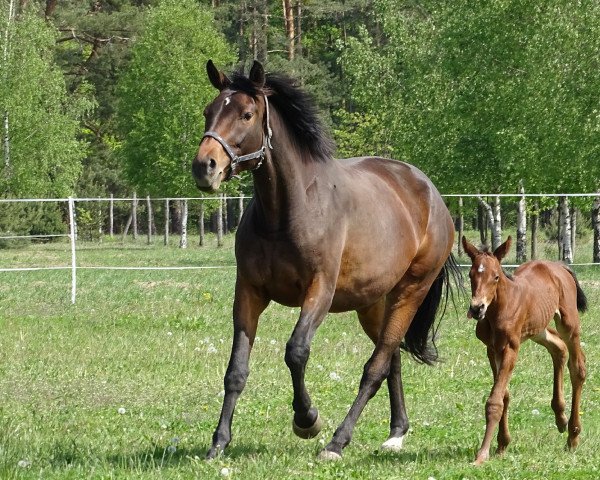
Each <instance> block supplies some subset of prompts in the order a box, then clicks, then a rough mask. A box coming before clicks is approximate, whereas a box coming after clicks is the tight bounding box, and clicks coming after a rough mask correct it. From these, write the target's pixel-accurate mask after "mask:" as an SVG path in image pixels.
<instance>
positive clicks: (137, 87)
mask: <svg viewBox="0 0 600 480" xmlns="http://www.w3.org/2000/svg"><path fill="white" fill-rule="evenodd" d="M210 58H212V59H213V60H214V62H215V63H216V64H217V65H219V66H220V67H223V66H224V65H228V64H230V63H232V62H233V60H234V56H233V55H232V50H231V48H230V47H229V46H228V45H227V44H226V42H225V40H224V39H223V37H222V36H221V35H220V34H219V32H218V31H217V30H216V29H215V27H214V22H213V18H212V13H211V12H210V10H209V9H208V7H204V6H198V5H197V3H196V2H193V1H192V0H185V1H173V0H168V1H164V2H162V3H161V4H160V5H159V6H157V7H154V8H152V9H150V10H149V11H148V14H147V17H146V19H145V24H144V30H143V33H142V35H141V36H140V38H139V39H138V41H137V42H136V43H135V44H134V46H133V47H132V60H131V63H130V65H129V67H128V69H127V72H126V73H125V74H124V75H123V78H122V79H121V81H120V82H119V86H118V96H119V128H120V131H121V134H122V136H123V144H122V147H121V150H120V152H119V154H120V157H121V158H122V160H123V162H124V165H125V172H126V175H127V176H128V178H129V180H130V181H131V183H132V184H133V185H135V186H136V187H137V188H138V189H139V191H140V192H143V193H149V194H151V195H157V196H192V195H195V194H196V193H197V190H196V189H195V188H194V186H193V182H192V178H191V174H190V164H191V160H192V158H193V156H194V155H195V153H196V149H197V146H198V142H199V141H200V138H201V136H202V131H203V127H204V119H203V118H202V112H203V109H204V106H205V105H206V104H207V103H208V102H209V101H210V100H212V98H214V96H215V95H216V93H217V92H216V91H215V90H214V88H213V87H212V86H211V85H210V84H209V82H208V79H207V76H206V70H205V65H206V62H207V60H208V59H210Z"/></svg>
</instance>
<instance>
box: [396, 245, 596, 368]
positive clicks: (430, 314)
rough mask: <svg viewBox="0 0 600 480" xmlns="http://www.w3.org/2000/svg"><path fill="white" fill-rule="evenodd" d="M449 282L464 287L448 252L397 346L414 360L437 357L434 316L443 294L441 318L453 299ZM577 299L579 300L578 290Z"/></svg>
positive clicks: (434, 359) (430, 362) (437, 326)
mask: <svg viewBox="0 0 600 480" xmlns="http://www.w3.org/2000/svg"><path fill="white" fill-rule="evenodd" d="M451 283H454V284H456V287H457V288H459V289H460V290H464V286H463V279H462V272H461V270H460V267H459V266H458V264H457V263H456V259H455V258H454V255H452V254H450V256H449V257H448V259H447V260H446V263H445V264H444V266H443V267H442V269H441V270H440V273H439V275H438V277H437V278H436V279H435V281H434V282H433V284H432V285H431V288H430V289H429V292H428V293H427V296H426V297H425V299H424V300H423V303H422V304H421V306H420V307H419V309H418V310H417V313H416V314H415V317H414V318H413V321H412V322H411V324H410V326H409V327H408V331H407V332H406V335H405V336H404V340H403V342H402V344H401V345H400V348H402V349H403V350H406V351H407V352H408V353H410V354H411V355H412V356H413V358H414V359H415V360H416V361H417V362H420V363H426V364H428V365H432V364H433V363H434V362H436V361H437V360H438V351H437V347H436V345H435V340H436V336H437V331H438V328H439V322H438V323H437V325H436V323H435V318H436V314H437V312H438V310H439V307H440V304H441V303H442V296H443V297H444V301H443V306H442V311H441V315H440V320H441V317H442V316H443V315H444V313H445V312H446V307H447V306H448V300H452V303H454V290H453V287H452V285H451ZM578 292H579V290H578ZM584 298H585V297H584ZM577 299H578V303H579V293H578V295H577Z"/></svg>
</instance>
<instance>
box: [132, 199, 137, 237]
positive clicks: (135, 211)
mask: <svg viewBox="0 0 600 480" xmlns="http://www.w3.org/2000/svg"><path fill="white" fill-rule="evenodd" d="M137 204H138V199H137V193H136V192H133V204H132V206H131V218H132V221H133V239H134V240H137V237H138V229H137Z"/></svg>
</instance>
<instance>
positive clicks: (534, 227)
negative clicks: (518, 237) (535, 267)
mask: <svg viewBox="0 0 600 480" xmlns="http://www.w3.org/2000/svg"><path fill="white" fill-rule="evenodd" d="M539 223H540V216H539V207H538V202H537V201H536V202H535V204H534V205H533V213H532V214H531V259H532V260H537V258H538V253H537V231H538V226H539Z"/></svg>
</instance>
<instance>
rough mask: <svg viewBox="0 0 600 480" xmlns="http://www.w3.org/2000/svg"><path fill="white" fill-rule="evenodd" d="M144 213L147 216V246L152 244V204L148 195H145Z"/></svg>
mask: <svg viewBox="0 0 600 480" xmlns="http://www.w3.org/2000/svg"><path fill="white" fill-rule="evenodd" d="M146 213H147V214H148V245H150V244H151V243H152V202H151V201H150V195H146Z"/></svg>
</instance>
